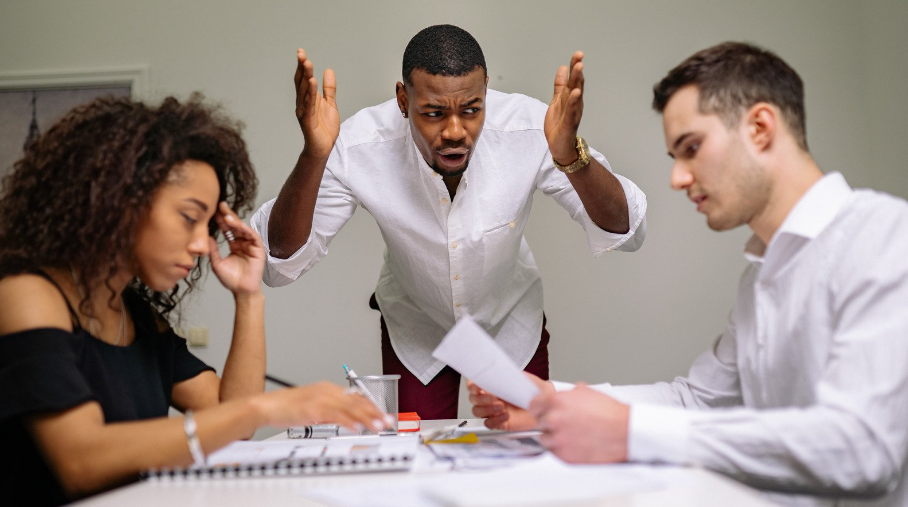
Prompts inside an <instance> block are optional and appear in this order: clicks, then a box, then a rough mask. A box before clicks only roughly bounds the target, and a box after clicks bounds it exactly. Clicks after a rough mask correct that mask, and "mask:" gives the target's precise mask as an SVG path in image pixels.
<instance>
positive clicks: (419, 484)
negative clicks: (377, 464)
mask: <svg viewBox="0 0 908 507" xmlns="http://www.w3.org/2000/svg"><path fill="white" fill-rule="evenodd" d="M665 472H667V473H660V471H656V472H654V471H653V470H652V469H644V468H642V467H638V466H635V465H589V466H577V465H566V464H565V463H563V462H562V461H560V460H558V459H557V458H555V457H554V456H552V455H551V454H545V455H543V456H540V457H537V458H532V459H529V460H526V461H525V462H523V463H522V464H520V465H517V466H514V467H511V468H505V469H497V470H492V471H483V472H481V473H469V472H462V473H453V474H442V475H437V474H435V475H428V476H414V475H406V476H400V477H393V478H390V479H388V480H383V481H378V482H370V483H362V484H355V485H353V484H348V485H344V486H335V487H320V488H312V489H307V490H303V491H300V493H301V494H302V495H303V496H305V497H307V498H310V499H314V500H319V501H322V502H326V503H328V504H329V505H332V506H337V507H354V506H359V505H370V506H372V507H451V506H455V507H517V506H521V507H523V506H527V505H533V506H545V505H573V504H578V503H587V502H591V501H595V500H601V499H606V498H610V497H615V496H619V495H629V494H634V493H639V492H644V491H658V490H661V489H665V488H666V487H668V486H669V485H671V484H672V482H676V481H677V479H675V480H674V481H673V479H672V475H673V474H671V470H669V469H666V470H665Z"/></svg>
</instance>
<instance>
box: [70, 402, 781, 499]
mask: <svg viewBox="0 0 908 507" xmlns="http://www.w3.org/2000/svg"><path fill="white" fill-rule="evenodd" d="M456 422H458V421H450V420H442V421H423V422H422V431H423V432H428V431H431V430H433V429H435V428H439V427H443V426H445V425H450V424H452V423H456ZM481 424H482V423H481V421H480V420H478V419H476V420H472V419H471V420H469V423H468V425H467V426H466V427H467V428H469V427H472V426H481ZM283 435H284V433H281V434H280V435H278V436H276V437H273V438H285V437H284V436H283ZM388 438H393V437H388ZM652 471H653V473H654V474H658V473H665V472H666V471H670V472H671V474H672V477H673V480H672V481H671V486H670V487H667V488H664V487H663V488H659V489H658V490H657V491H645V492H637V493H635V494H630V495H621V496H612V497H607V498H603V499H601V500H596V501H595V502H593V503H592V504H589V503H584V505H597V506H603V507H619V506H633V507H664V506H666V505H671V506H673V507H694V506H696V507H710V506H716V507H720V506H721V507H726V506H729V505H734V506H736V507H769V506H771V505H774V504H772V503H770V502H769V501H767V500H765V499H763V498H762V497H761V496H760V495H759V494H758V493H757V492H756V491H755V490H753V489H750V488H748V487H746V486H743V485H741V484H739V483H737V482H735V481H733V480H731V479H728V478H726V477H723V476H721V475H719V474H716V473H713V472H710V471H707V470H702V469H696V468H671V469H670V470H667V469H666V467H653V468H652ZM450 473H451V474H457V472H450ZM440 476H441V475H439V473H438V472H424V471H423V472H419V471H416V472H412V473H409V474H408V473H403V472H396V473H395V472H390V473H367V474H347V475H324V476H301V477H256V478H244V479H223V480H211V481H186V482H183V481H174V482H169V481H146V482H138V483H135V484H131V485H128V486H124V487H122V488H119V489H116V490H113V491H110V492H107V493H103V494H101V495H97V496H94V497H91V498H89V499H86V500H83V501H82V502H79V503H77V504H75V505H78V506H82V507H107V506H110V507H114V506H116V507H120V506H124V505H129V506H131V507H146V506H147V507H151V506H155V507H160V506H163V507H203V506H213V507H234V506H237V507H239V506H247V505H268V506H279V505H298V506H322V505H323V504H321V503H318V502H316V501H314V500H310V499H308V498H306V497H305V496H304V494H305V491H306V490H307V489H312V488H326V487H328V488H331V487H353V486H369V485H370V484H372V485H379V484H393V483H394V481H399V482H400V483H401V484H405V483H406V484H413V481H414V480H415V481H420V480H423V479H426V480H429V479H430V478H431V479H432V480H438V478H439V477H440ZM452 477H453V475H452ZM679 477H680V478H681V480H678V479H679ZM373 481H378V482H373ZM546 505H566V503H564V502H554V503H549V504H546Z"/></svg>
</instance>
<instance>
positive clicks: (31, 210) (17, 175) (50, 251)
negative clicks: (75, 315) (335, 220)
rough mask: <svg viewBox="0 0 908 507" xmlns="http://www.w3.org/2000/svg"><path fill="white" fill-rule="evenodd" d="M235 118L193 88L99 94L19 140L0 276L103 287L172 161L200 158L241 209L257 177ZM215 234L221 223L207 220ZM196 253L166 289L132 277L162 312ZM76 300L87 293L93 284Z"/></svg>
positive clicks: (0, 198) (0, 228) (3, 198)
mask: <svg viewBox="0 0 908 507" xmlns="http://www.w3.org/2000/svg"><path fill="white" fill-rule="evenodd" d="M241 129H242V124H240V123H238V122H235V121H233V120H231V119H230V118H228V117H227V116H226V115H225V114H224V113H223V112H222V111H221V109H220V108H219V107H217V106H211V105H206V104H204V103H203V97H202V96H201V95H200V94H193V95H192V96H191V97H190V98H189V100H188V101H186V102H184V103H180V102H179V101H178V100H177V99H175V98H173V97H168V98H166V99H165V100H164V101H163V103H161V105H160V106H158V107H152V106H148V105H146V104H143V103H141V102H136V101H133V100H130V99H126V98H113V97H104V98H100V99H97V100H95V101H93V102H91V103H89V104H86V105H83V106H79V107H76V108H75V109H73V110H72V111H70V112H69V113H67V114H66V115H65V116H63V118H61V119H60V120H59V121H58V122H57V123H55V124H54V125H53V126H52V127H50V128H49V129H48V130H47V132H45V133H44V134H43V135H41V136H40V137H38V139H36V140H34V141H32V142H31V143H29V144H28V146H26V149H25V156H24V157H23V158H22V159H20V160H18V161H17V162H16V163H15V164H14V166H13V171H12V172H11V173H10V174H8V175H7V176H6V177H5V178H4V179H3V190H2V194H0V278H2V277H4V276H7V275H11V274H17V273H28V272H35V271H37V270H40V269H42V268H72V269H73V270H74V271H75V272H76V273H78V275H79V278H80V279H81V280H84V281H100V280H103V281H104V283H106V284H107V285H108V287H109V286H110V280H111V278H112V277H113V276H114V274H115V273H116V271H117V269H118V267H119V264H118V262H120V261H122V260H123V258H124V254H125V255H126V257H127V259H128V258H129V257H130V256H131V252H132V247H133V242H134V239H135V230H136V224H137V223H138V221H139V219H140V217H141V216H142V215H143V214H144V213H145V212H147V210H148V209H149V207H150V206H151V202H152V197H153V195H154V193H155V190H157V189H158V187H160V186H161V185H162V184H164V183H165V182H166V180H167V177H168V174H169V173H170V171H171V169H172V168H173V167H174V165H176V164H179V163H181V162H184V161H186V160H197V161H201V162H206V163H208V164H209V165H211V167H213V168H214V170H215V172H216V173H217V178H218V182H219V183H220V196H219V200H220V201H227V204H228V205H229V206H230V207H231V208H233V209H234V210H236V211H237V213H240V214H243V213H245V212H247V211H249V210H250V209H251V208H252V204H253V200H254V198H255V192H256V187H257V185H258V180H257V179H256V176H255V172H254V171H253V168H252V164H251V162H250V161H249V154H248V153H247V151H246V143H245V142H244V141H243V139H242V137H241V136H240V131H241ZM208 230H209V234H210V235H211V236H212V237H214V236H215V234H216V233H217V230H218V227H217V224H216V223H215V221H214V219H212V220H211V222H209V224H208ZM201 263H202V259H201V258H200V259H199V261H197V262H196V265H195V268H194V269H193V270H192V273H191V274H190V276H189V277H187V279H186V280H185V285H186V289H185V291H183V292H182V294H180V285H178V286H176V287H174V288H173V289H172V290H170V291H168V292H166V293H164V292H154V291H152V290H151V289H150V288H148V287H147V286H146V285H145V284H143V283H142V282H141V281H139V280H138V279H136V280H134V281H133V282H132V284H131V289H132V290H135V291H136V292H137V293H138V294H139V295H140V296H141V297H142V298H143V299H144V300H146V301H147V302H148V303H149V304H151V305H152V306H153V307H154V308H155V309H157V310H158V311H159V312H160V313H161V314H162V315H166V314H167V313H169V312H170V311H171V310H173V309H174V308H175V307H176V306H177V304H178V303H179V301H180V299H182V297H183V296H185V295H186V294H187V293H189V292H190V291H191V290H192V288H193V286H194V285H195V284H196V282H198V280H199V279H200V278H201V276H202V264H201ZM84 285H85V287H84V289H85V290H86V292H85V294H84V296H83V300H82V301H81V305H82V308H83V309H84V308H86V305H87V301H88V299H89V298H90V293H89V292H88V291H89V290H90V288H89V286H90V285H91V284H90V283H85V284H84Z"/></svg>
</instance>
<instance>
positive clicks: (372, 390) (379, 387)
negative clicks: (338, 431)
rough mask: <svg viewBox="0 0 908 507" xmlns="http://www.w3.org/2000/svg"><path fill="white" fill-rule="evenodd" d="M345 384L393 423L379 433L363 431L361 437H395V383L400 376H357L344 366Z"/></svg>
mask: <svg viewBox="0 0 908 507" xmlns="http://www.w3.org/2000/svg"><path fill="white" fill-rule="evenodd" d="M344 371H346V372H347V382H349V383H350V389H353V390H356V391H358V392H359V393H360V394H362V395H363V396H365V397H366V398H369V399H370V400H372V402H373V403H375V405H376V406H378V408H380V409H381V410H383V411H384V412H385V413H386V414H389V415H390V416H391V417H392V419H393V420H394V423H393V424H391V425H389V426H388V427H386V428H384V429H382V430H381V431H378V432H376V431H373V430H369V429H364V430H363V431H362V434H363V435H375V434H379V435H396V434H397V381H398V380H400V375H357V374H356V372H354V371H353V370H351V369H350V368H349V367H348V366H347V365H346V364H345V365H344Z"/></svg>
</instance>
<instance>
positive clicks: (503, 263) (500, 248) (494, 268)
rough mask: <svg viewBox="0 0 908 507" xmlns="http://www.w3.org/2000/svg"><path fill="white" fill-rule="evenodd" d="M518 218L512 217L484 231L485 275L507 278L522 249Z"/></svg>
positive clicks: (482, 242)
mask: <svg viewBox="0 0 908 507" xmlns="http://www.w3.org/2000/svg"><path fill="white" fill-rule="evenodd" d="M518 225H519V224H518V222H517V219H516V218H514V219H510V220H507V221H505V222H503V223H499V224H497V225H494V226H492V227H490V228H488V229H486V230H484V231H483V232H482V239H481V244H482V263H481V264H482V266H483V270H482V271H483V275H484V276H491V277H492V278H498V277H502V279H503V280H507V279H508V278H509V276H510V272H511V269H510V268H511V267H513V265H514V263H515V262H516V260H517V254H518V253H519V250H520V237H521V236H520V229H519V228H518Z"/></svg>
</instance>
